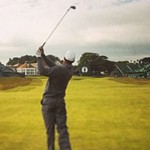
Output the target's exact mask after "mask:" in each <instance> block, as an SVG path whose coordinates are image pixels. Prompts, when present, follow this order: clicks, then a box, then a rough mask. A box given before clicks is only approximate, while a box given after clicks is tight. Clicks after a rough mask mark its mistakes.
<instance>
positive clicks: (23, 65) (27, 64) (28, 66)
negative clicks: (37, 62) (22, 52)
mask: <svg viewBox="0 0 150 150" xmlns="http://www.w3.org/2000/svg"><path fill="white" fill-rule="evenodd" d="M19 68H36V67H34V66H33V65H31V64H30V63H27V62H25V63H24V64H22V65H21V66H19V67H17V69H19Z"/></svg>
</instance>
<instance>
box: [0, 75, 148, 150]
mask: <svg viewBox="0 0 150 150" xmlns="http://www.w3.org/2000/svg"><path fill="white" fill-rule="evenodd" d="M4 80H7V78H6V79H4ZM27 80H28V79H27ZM46 80H47V79H46V78H43V77H37V78H34V79H32V80H31V79H29V81H30V82H29V81H28V82H27V83H26V84H24V85H25V86H22V85H20V84H19V85H20V86H18V87H15V88H11V89H8V90H6V88H2V89H5V90H2V89H1V90H0V150H46V149H47V148H46V131H45V128H44V123H43V119H42V114H41V105H40V100H41V98H42V93H43V90H44V87H45V84H46ZM13 81H14V80H9V83H7V82H6V84H11V82H13ZM31 81H32V82H31ZM17 82H18V81H17ZM1 83H2V82H1V81H0V87H1ZM18 83H19V82H18ZM3 87H4V85H3ZM66 94H67V95H66V104H67V111H68V127H69V133H70V140H71V144H72V149H73V150H149V149H150V117H149V116H150V80H144V79H120V78H119V79H113V78H88V77H73V78H72V80H71V81H70V84H69V86H68V89H67V91H66ZM56 136H57V135H56ZM56 142H57V141H56ZM56 148H57V149H56V150H59V149H58V145H57V143H56Z"/></svg>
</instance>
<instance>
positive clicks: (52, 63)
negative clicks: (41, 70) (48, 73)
mask: <svg viewBox="0 0 150 150" xmlns="http://www.w3.org/2000/svg"><path fill="white" fill-rule="evenodd" d="M39 50H40V51H41V57H42V58H43V59H44V61H45V63H46V64H47V65H48V66H49V67H53V66H55V63H54V62H52V61H51V60H49V59H48V58H47V57H46V56H45V54H44V49H43V46H40V47H39Z"/></svg>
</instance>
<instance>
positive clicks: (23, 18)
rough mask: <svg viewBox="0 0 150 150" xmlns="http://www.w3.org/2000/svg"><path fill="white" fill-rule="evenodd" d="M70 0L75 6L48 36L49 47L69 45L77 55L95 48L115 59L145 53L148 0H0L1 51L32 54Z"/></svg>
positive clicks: (55, 50) (60, 52)
mask: <svg viewBox="0 0 150 150" xmlns="http://www.w3.org/2000/svg"><path fill="white" fill-rule="evenodd" d="M71 5H76V6H77V9H76V10H71V11H70V12H69V13H68V14H67V16H66V17H65V18H64V20H63V21H62V23H61V24H60V26H59V27H58V28H57V30H56V31H55V32H54V34H53V35H52V37H51V38H50V40H49V41H48V42H47V45H46V47H45V48H46V49H48V52H49V50H50V52H52V54H56V55H59V56H63V53H64V51H65V50H68V49H70V50H75V51H77V52H79V54H78V56H79V55H81V53H82V52H85V51H93V52H99V53H103V54H105V55H108V56H111V58H115V59H116V56H118V59H119V58H120V59H121V58H122V57H121V55H123V56H124V55H126V56H128V57H129V56H131V55H132V56H140V55H141V56H143V55H142V52H143V54H144V55H149V47H150V44H149V43H150V35H149V32H148V31H149V26H150V17H149V14H150V9H149V8H150V3H149V0H92V1H91V0H86V1H85V0H80V1H79V0H65V1H63V0H51V1H49V0H45V1H42V0H22V1H20V0H14V1H10V0H7V1H5V0H2V1H0V13H1V16H0V22H1V23H0V28H1V29H3V30H1V35H0V51H3V52H6V51H7V52H9V53H10V54H9V56H12V57H13V56H15V55H18V54H20V55H23V54H24V53H29V54H34V52H33V51H34V50H35V49H36V48H37V47H38V46H39V45H41V44H42V43H43V42H44V41H45V40H46V38H47V37H48V35H49V34H50V33H51V31H52V30H53V29H54V27H55V26H56V24H57V23H58V21H59V20H60V18H61V17H62V16H63V14H64V13H65V12H66V10H67V9H68V7H69V6H71ZM77 49H78V50H77ZM21 52H22V53H21ZM6 56H7V55H3V56H0V60H1V59H3V58H2V57H6ZM113 56H114V57H113ZM124 58H126V57H124Z"/></svg>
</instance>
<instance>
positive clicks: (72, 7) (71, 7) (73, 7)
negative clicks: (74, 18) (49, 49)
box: [42, 6, 76, 47]
mask: <svg viewBox="0 0 150 150" xmlns="http://www.w3.org/2000/svg"><path fill="white" fill-rule="evenodd" d="M70 9H76V7H75V6H70V7H69V9H67V11H66V12H65V14H64V15H63V17H62V18H61V19H60V21H59V22H58V23H57V25H56V26H55V28H54V29H53V30H52V32H51V33H50V35H49V36H48V38H47V39H46V41H45V42H44V43H43V45H42V47H44V45H45V44H46V42H47V41H48V40H49V38H50V37H51V36H52V34H53V33H54V31H55V30H56V29H57V27H58V26H59V24H60V23H61V22H62V20H63V19H64V17H65V16H66V15H67V13H68V12H69V10H70Z"/></svg>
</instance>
